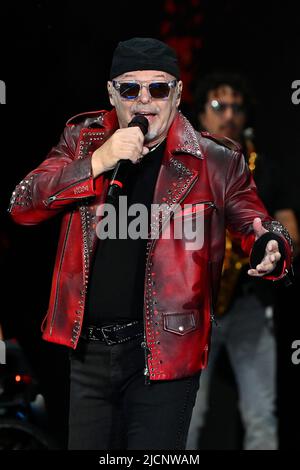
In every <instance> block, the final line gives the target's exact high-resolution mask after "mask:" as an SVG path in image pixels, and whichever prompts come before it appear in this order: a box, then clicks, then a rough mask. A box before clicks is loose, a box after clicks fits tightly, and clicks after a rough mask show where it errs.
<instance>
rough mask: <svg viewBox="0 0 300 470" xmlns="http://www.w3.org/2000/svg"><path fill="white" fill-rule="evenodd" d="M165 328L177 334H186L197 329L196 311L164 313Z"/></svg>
mask: <svg viewBox="0 0 300 470" xmlns="http://www.w3.org/2000/svg"><path fill="white" fill-rule="evenodd" d="M163 325H164V330H166V331H169V332H171V333H175V334H176V335H180V336H183V335H186V334H187V333H190V332H191V331H194V330H195V329H196V320H195V314H194V312H187V313H163Z"/></svg>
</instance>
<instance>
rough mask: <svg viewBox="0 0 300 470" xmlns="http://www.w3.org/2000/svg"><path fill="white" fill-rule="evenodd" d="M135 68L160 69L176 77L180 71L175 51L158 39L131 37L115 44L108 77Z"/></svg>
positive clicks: (111, 77)
mask: <svg viewBox="0 0 300 470" xmlns="http://www.w3.org/2000/svg"><path fill="white" fill-rule="evenodd" d="M135 70H161V71H162V72H167V73H169V74H170V75H173V76H174V77H176V78H177V79H179V77H180V71H179V66H178V61H177V56H176V52H175V51H174V49H172V48H171V47H170V46H168V45H167V44H165V43H164V42H161V41H159V40H158V39H153V38H132V39H128V40H127V41H121V42H119V44H118V45H117V47H116V49H115V52H114V55H113V59H112V64H111V69H110V74H109V79H110V80H112V79H113V78H116V77H118V76H119V75H122V74H123V73H125V72H133V71H135Z"/></svg>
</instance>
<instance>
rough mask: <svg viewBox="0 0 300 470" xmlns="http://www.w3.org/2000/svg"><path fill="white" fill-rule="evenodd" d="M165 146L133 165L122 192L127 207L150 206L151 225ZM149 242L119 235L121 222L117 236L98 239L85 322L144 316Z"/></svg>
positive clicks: (136, 318) (99, 323)
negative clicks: (125, 198) (153, 202)
mask: <svg viewBox="0 0 300 470" xmlns="http://www.w3.org/2000/svg"><path fill="white" fill-rule="evenodd" d="M164 148H165V142H163V143H161V144H160V145H159V146H158V147H157V148H155V149H153V151H151V152H149V153H148V154H147V155H145V156H144V157H143V159H142V160H141V163H138V164H135V165H132V167H131V171H130V174H129V176H128V178H127V181H126V183H125V184H124V189H123V193H122V196H127V208H128V207H129V206H130V205H131V204H135V203H139V204H144V205H145V206H146V208H147V210H148V214H149V217H148V227H149V222H150V213H151V203H152V200H153V193H154V188H155V183H156V180H157V176H158V172H159V169H160V166H161V162H162V157H163V153H164ZM117 207H118V205H117ZM127 210H128V209H127ZM120 216H121V217H126V218H127V222H128V224H129V223H130V221H131V220H132V219H134V218H135V217H136V216H135V217H129V216H128V217H127V215H125V214H124V213H123V214H120ZM117 220H118V217H117ZM147 232H148V231H147ZM146 246H147V240H146V239H145V238H137V239H132V238H130V237H128V236H127V237H126V238H125V239H122V238H118V225H117V237H116V238H115V239H113V238H106V239H104V240H102V239H101V240H99V241H98V246H97V249H96V253H95V257H94V262H93V266H92V270H91V276H90V282H89V289H88V295H87V305H86V313H85V324H90V325H101V324H108V323H117V322H118V321H121V322H124V321H131V320H141V319H142V318H143V305H144V277H145V262H146Z"/></svg>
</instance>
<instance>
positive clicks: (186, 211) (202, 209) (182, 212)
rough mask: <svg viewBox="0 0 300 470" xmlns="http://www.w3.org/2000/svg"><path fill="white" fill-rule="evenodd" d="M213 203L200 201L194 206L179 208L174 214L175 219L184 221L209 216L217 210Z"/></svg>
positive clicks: (185, 205)
mask: <svg viewBox="0 0 300 470" xmlns="http://www.w3.org/2000/svg"><path fill="white" fill-rule="evenodd" d="M216 208H217V207H216V205H215V203H214V202H213V201H199V202H195V203H192V204H184V206H183V207H180V208H178V210H177V211H176V212H175V214H174V219H176V218H178V217H182V218H184V219H189V218H195V217H201V216H203V215H205V216H207V215H208V214H209V213H210V212H211V211H212V210H213V209H216Z"/></svg>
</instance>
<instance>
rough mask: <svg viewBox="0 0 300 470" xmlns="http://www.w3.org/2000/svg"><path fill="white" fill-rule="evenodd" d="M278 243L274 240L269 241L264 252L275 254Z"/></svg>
mask: <svg viewBox="0 0 300 470" xmlns="http://www.w3.org/2000/svg"><path fill="white" fill-rule="evenodd" d="M278 249H279V248H278V243H277V241H276V240H270V241H269V242H268V243H267V246H266V251H267V252H268V253H271V252H276V251H278Z"/></svg>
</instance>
